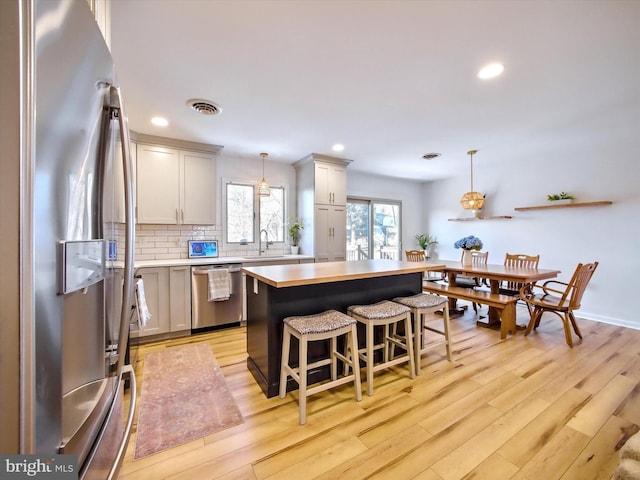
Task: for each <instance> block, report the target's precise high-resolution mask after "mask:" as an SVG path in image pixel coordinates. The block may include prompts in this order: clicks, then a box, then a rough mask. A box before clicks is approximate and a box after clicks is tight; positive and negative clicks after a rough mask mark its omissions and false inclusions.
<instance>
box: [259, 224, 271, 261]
mask: <svg viewBox="0 0 640 480" xmlns="http://www.w3.org/2000/svg"><path fill="white" fill-rule="evenodd" d="M262 232H264V236H265V239H266V240H267V242H266V250H269V232H267V231H266V230H265V229H264V228H263V229H262V230H260V233H259V234H258V255H262V254H263V253H265V251H264V250H262Z"/></svg>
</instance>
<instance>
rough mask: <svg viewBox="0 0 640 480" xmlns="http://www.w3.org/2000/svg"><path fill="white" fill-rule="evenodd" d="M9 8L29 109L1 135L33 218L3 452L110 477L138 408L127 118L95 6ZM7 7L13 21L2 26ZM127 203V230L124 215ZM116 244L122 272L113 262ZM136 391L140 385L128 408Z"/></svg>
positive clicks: (59, 3) (25, 224)
mask: <svg viewBox="0 0 640 480" xmlns="http://www.w3.org/2000/svg"><path fill="white" fill-rule="evenodd" d="M3 3H4V5H3V7H2V10H1V13H2V16H3V17H4V19H3V20H2V27H3V31H4V32H5V33H6V34H7V36H3V42H4V41H5V39H8V38H10V35H11V34H12V33H11V32H12V31H13V30H15V32H16V33H15V35H16V36H19V38H20V39H21V41H20V42H19V47H20V50H19V52H20V55H19V56H18V55H17V57H19V58H17V59H16V62H15V65H14V64H13V63H12V64H9V65H6V64H5V65H3V69H2V70H3V72H2V81H3V89H4V88H5V86H6V87H7V88H10V87H13V88H14V89H15V90H16V91H17V92H19V95H16V96H18V97H20V98H21V99H25V100H21V101H23V103H22V105H23V106H24V108H21V109H20V111H19V114H18V115H17V116H14V118H12V119H11V123H9V121H8V119H7V116H6V115H7V114H6V113H5V112H3V113H2V125H5V126H6V125H10V124H11V125H16V127H15V129H16V131H17V130H18V125H19V126H20V140H19V142H16V143H18V144H19V150H20V152H24V153H22V155H21V157H20V161H19V163H20V168H21V172H22V176H21V177H20V182H19V183H20V184H21V189H20V193H19V196H18V198H19V208H20V212H21V218H23V219H24V220H21V222H22V223H21V224H20V225H21V227H20V230H19V231H20V235H19V237H16V238H17V239H16V240H15V241H16V242H18V241H19V245H20V247H19V248H20V259H21V263H20V266H19V275H17V277H18V278H17V279H16V281H17V282H19V283H20V285H21V287H22V288H21V292H20V298H21V302H22V305H24V308H21V309H20V312H19V318H16V320H15V322H16V323H18V322H19V325H20V328H19V329H17V330H16V331H17V332H19V333H17V334H16V335H17V336H18V335H19V336H18V337H17V338H18V340H19V345H20V347H19V348H20V364H19V365H20V368H19V369H18V372H19V373H18V372H17V373H15V376H16V378H17V379H18V381H19V385H18V384H17V382H16V384H12V383H5V382H4V379H5V378H6V377H4V373H6V369H5V366H3V371H2V372H3V382H2V383H3V388H2V394H1V395H2V398H1V399H0V400H1V401H0V404H2V405H3V410H4V407H5V405H7V406H13V405H15V404H16V402H15V400H14V398H15V395H19V400H18V402H17V404H18V408H17V410H18V411H17V412H13V414H15V417H16V418H17V420H16V421H15V423H14V421H13V420H11V421H8V422H6V423H5V421H4V419H6V418H7V416H9V415H11V413H6V412H3V417H2V419H3V421H2V423H3V433H2V437H3V440H2V446H3V448H2V449H1V450H3V452H2V453H3V454H9V453H12V454H34V455H43V456H47V455H51V456H53V455H55V454H73V455H78V477H79V478H80V479H112V478H116V477H117V474H118V468H119V466H120V464H121V462H122V459H123V457H124V452H125V450H126V447H127V442H128V439H129V433H130V430H131V425H132V421H133V413H134V408H135V397H136V392H135V378H134V377H133V370H132V368H131V366H130V365H125V354H124V353H125V350H126V344H127V337H128V327H129V322H128V319H129V315H130V313H131V305H132V291H133V275H132V274H133V271H132V267H133V263H134V262H133V261H134V258H133V253H134V234H135V230H134V223H133V202H132V200H133V190H132V183H131V179H132V171H131V162H130V159H129V144H130V141H129V131H128V126H127V120H126V115H125V113H124V111H123V108H122V102H121V96H120V90H119V88H118V87H117V85H118V83H117V80H116V76H115V70H114V65H113V61H112V59H111V55H110V53H109V50H108V48H107V45H106V44H105V42H104V39H103V37H102V34H101V33H100V30H99V28H98V25H97V24H96V22H95V20H94V18H93V16H92V14H91V11H90V8H89V5H88V3H87V2H86V1H78V0H74V1H68V0H38V1H24V2H3ZM14 5H15V6H18V5H19V7H14ZM11 8H14V10H12V11H11V12H10V13H9V14H10V15H11V18H7V17H5V14H6V13H7V12H8V11H9V10H10V9H11ZM7 23H10V24H11V26H12V27H13V28H12V29H11V30H9V29H6V28H4V27H6V25H7ZM5 47H7V49H8V48H9V47H8V46H7V45H6V44H4V43H3V49H4V48H5ZM16 51H18V49H16ZM14 66H15V68H16V70H13V67H14ZM5 67H7V68H6V70H5ZM18 73H20V74H21V75H20V77H18ZM14 79H18V80H14ZM5 80H9V81H8V83H6V84H5V83H4V82H5ZM4 105H5V104H4V103H3V106H4ZM3 129H4V127H3ZM12 129H13V127H12ZM3 138H4V137H3ZM7 138H8V137H7ZM3 141H4V140H3ZM11 153H12V150H11V149H9V148H7V146H6V144H4V145H3V146H2V157H3V165H4V166H9V165H10V163H9V157H12V158H15V157H14V156H13V155H12V154H11ZM5 162H6V163H5ZM4 170H5V169H4V167H3V171H4ZM13 171H14V170H13V167H12V168H10V169H8V172H9V174H10V173H11V172H13ZM3 174H4V173H3ZM2 190H3V191H2V192H0V195H1V198H0V200H1V201H2V202H1V203H2V205H3V209H4V206H5V205H6V206H7V208H8V207H9V205H15V202H9V201H7V202H6V203H5V200H8V199H14V200H15V197H11V196H10V194H11V192H9V191H7V189H4V188H3V189H2ZM121 198H123V201H122V202H121V203H122V204H124V205H125V223H124V227H123V228H119V227H118V223H119V220H120V219H118V218H116V210H117V209H116V207H115V206H116V204H117V205H120V204H121V203H120V202H119V200H120V199H121ZM12 208H13V207H12ZM16 210H17V207H16ZM118 231H120V233H119V234H117V232H118ZM8 234H11V232H9V233H8ZM3 235H4V232H3ZM116 239H117V240H118V246H119V247H120V246H122V248H123V251H124V268H123V269H116V268H115V259H114V258H113V255H111V256H110V255H109V250H110V249H109V245H115V243H112V242H115V241H116ZM3 246H4V243H3ZM112 253H113V250H112ZM121 260H122V259H121ZM3 267H4V265H3ZM3 270H4V268H3ZM7 283H9V282H8V281H7ZM3 306H4V305H3ZM8 317H10V316H9V315H8V316H7V323H6V324H5V317H4V315H3V319H2V321H3V327H6V330H3V335H2V337H3V338H2V339H1V342H2V343H1V344H0V350H1V351H2V352H3V354H4V353H5V352H13V351H15V350H16V348H15V347H13V346H11V345H9V343H8V342H10V341H15V338H16V337H14V339H13V340H12V339H11V337H9V336H5V332H6V333H7V334H9V333H11V332H13V331H14V330H13V327H12V325H13V324H12V323H11V319H10V318H8ZM3 358H4V357H3ZM7 359H8V360H9V357H7ZM3 362H4V360H3ZM5 365H6V364H5ZM12 375H13V374H12ZM127 379H130V380H131V384H132V386H133V387H132V391H131V401H130V402H129V405H128V406H125V405H124V403H125V402H124V399H123V393H122V392H123V390H124V388H123V384H124V382H125V380H127ZM127 407H128V408H129V411H128V415H126V416H125V412H126V408H127ZM125 417H126V421H125ZM16 425H17V427H18V428H15V427H16ZM5 442H6V443H5ZM4 446H8V448H7V449H5V448H4Z"/></svg>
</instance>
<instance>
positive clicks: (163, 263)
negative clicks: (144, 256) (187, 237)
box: [117, 255, 314, 268]
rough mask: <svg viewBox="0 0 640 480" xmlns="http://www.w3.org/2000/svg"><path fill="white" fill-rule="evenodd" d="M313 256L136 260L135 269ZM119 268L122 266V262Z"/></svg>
mask: <svg viewBox="0 0 640 480" xmlns="http://www.w3.org/2000/svg"><path fill="white" fill-rule="evenodd" d="M313 258H314V257H313V256H312V255H260V256H258V255H256V256H246V257H217V258H169V259H163V260H136V261H135V268H144V267H179V266H183V265H223V264H228V263H256V262H277V261H280V260H282V261H290V260H312V259H313ZM117 266H120V267H121V266H122V265H121V262H118V263H117Z"/></svg>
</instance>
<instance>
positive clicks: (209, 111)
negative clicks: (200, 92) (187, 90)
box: [187, 98, 222, 115]
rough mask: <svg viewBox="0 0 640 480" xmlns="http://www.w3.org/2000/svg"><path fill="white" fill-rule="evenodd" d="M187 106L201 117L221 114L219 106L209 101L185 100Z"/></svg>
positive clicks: (199, 99)
mask: <svg viewBox="0 0 640 480" xmlns="http://www.w3.org/2000/svg"><path fill="white" fill-rule="evenodd" d="M187 105H188V106H189V107H190V108H191V109H193V110H195V111H196V112H198V113H201V114H202V115H218V114H219V113H221V112H222V107H221V106H220V105H218V104H217V103H215V102H212V101H210V100H202V99H201V98H192V99H191V100H187Z"/></svg>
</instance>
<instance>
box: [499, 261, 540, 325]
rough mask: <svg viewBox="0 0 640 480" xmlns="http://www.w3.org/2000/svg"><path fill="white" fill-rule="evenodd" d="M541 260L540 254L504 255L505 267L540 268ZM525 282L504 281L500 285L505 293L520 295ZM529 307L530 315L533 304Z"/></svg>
mask: <svg viewBox="0 0 640 480" xmlns="http://www.w3.org/2000/svg"><path fill="white" fill-rule="evenodd" d="M539 262H540V255H524V254H522V253H507V254H506V255H505V256H504V266H505V267H518V268H538V263H539ZM523 285H524V284H522V283H518V282H502V283H501V285H500V292H499V293H501V294H503V295H510V296H512V297H519V296H520V289H521V288H522V287H523ZM527 308H528V309H529V315H531V313H532V311H531V305H529V304H527Z"/></svg>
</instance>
